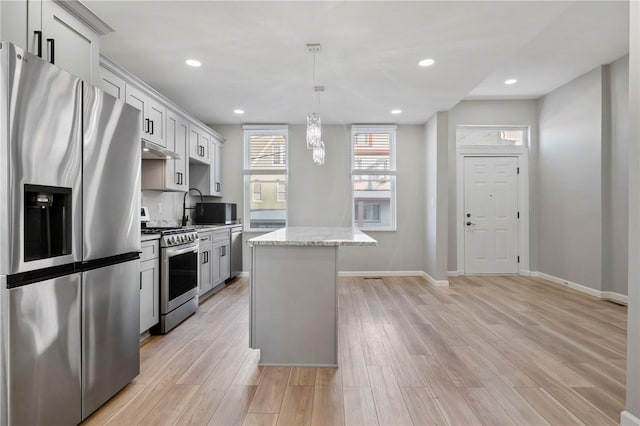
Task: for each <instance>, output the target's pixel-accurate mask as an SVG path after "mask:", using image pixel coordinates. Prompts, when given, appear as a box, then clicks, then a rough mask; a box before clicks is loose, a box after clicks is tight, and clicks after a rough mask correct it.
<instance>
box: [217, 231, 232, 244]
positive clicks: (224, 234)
mask: <svg viewBox="0 0 640 426" xmlns="http://www.w3.org/2000/svg"><path fill="white" fill-rule="evenodd" d="M229 238H231V230H230V229H229V228H227V229H220V230H219V231H214V232H213V241H227V242H228V241H229Z"/></svg>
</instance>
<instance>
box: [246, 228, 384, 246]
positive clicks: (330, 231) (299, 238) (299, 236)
mask: <svg viewBox="0 0 640 426" xmlns="http://www.w3.org/2000/svg"><path fill="white" fill-rule="evenodd" d="M247 244H248V245H249V246H297V247H305V246H308V247H312V246H313V247H318V246H326V247H331V246H376V245H378V242H377V241H376V240H374V239H373V238H371V237H370V236H368V235H367V234H365V233H364V232H362V231H360V230H358V229H354V228H339V227H336V228H330V227H288V228H281V229H278V230H276V231H273V232H269V233H267V234H264V235H261V236H259V237H255V238H252V239H250V240H248V241H247Z"/></svg>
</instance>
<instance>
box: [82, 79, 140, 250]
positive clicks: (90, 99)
mask: <svg viewBox="0 0 640 426" xmlns="http://www.w3.org/2000/svg"><path fill="white" fill-rule="evenodd" d="M140 114H141V113H140V111H139V110H137V109H136V108H134V107H132V106H131V105H128V104H125V103H124V102H122V101H119V100H117V99H116V98H114V97H113V96H111V95H109V94H108V93H105V92H103V91H102V90H100V89H98V88H96V87H93V86H89V85H87V84H85V86H84V118H83V120H84V142H83V143H84V152H83V156H84V161H83V196H84V202H83V209H82V212H83V219H84V229H83V244H84V252H83V260H84V261H89V260H96V259H100V258H103V257H109V256H115V255H118V254H123V253H129V252H133V251H140V170H141V166H142V164H141V139H140V131H141V127H140V123H141V121H142V120H141V118H140Z"/></svg>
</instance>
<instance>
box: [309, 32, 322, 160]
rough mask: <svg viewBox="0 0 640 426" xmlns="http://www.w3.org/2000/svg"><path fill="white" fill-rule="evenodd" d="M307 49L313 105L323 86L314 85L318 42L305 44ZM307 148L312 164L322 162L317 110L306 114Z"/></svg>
mask: <svg viewBox="0 0 640 426" xmlns="http://www.w3.org/2000/svg"><path fill="white" fill-rule="evenodd" d="M307 50H308V51H309V53H311V54H313V101H314V106H316V105H319V104H320V100H319V97H320V93H322V92H324V86H316V85H315V83H316V54H317V53H320V50H321V46H320V44H319V43H309V44H307ZM307 149H311V150H312V159H313V164H315V165H317V166H321V165H323V164H324V142H322V120H321V119H320V114H319V113H317V112H310V113H309V114H307Z"/></svg>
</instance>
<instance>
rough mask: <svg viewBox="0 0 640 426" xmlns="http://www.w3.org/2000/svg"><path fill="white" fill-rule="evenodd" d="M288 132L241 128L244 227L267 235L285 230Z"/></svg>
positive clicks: (273, 128) (278, 128)
mask: <svg viewBox="0 0 640 426" xmlns="http://www.w3.org/2000/svg"><path fill="white" fill-rule="evenodd" d="M288 138H289V137H288V129H287V127H286V126H245V127H244V153H245V155H244V186H245V191H244V193H245V197H244V200H245V203H244V204H245V207H244V210H245V211H244V224H245V225H244V226H245V230H247V231H268V230H270V229H277V228H283V227H285V226H287V181H288V177H289V170H288V161H287V141H288Z"/></svg>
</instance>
